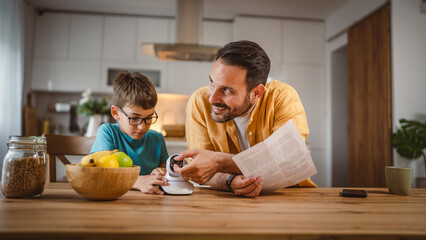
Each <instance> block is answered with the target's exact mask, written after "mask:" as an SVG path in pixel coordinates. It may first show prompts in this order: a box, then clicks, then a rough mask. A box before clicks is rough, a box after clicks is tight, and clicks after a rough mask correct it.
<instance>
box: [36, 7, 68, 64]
mask: <svg viewBox="0 0 426 240" xmlns="http://www.w3.org/2000/svg"><path fill="white" fill-rule="evenodd" d="M69 26H70V15H69V14H55V13H45V14H42V15H37V17H36V27H35V44H34V57H45V58H62V59H64V58H66V57H67V56H68V34H69Z"/></svg>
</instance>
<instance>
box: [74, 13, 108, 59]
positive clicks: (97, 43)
mask: <svg viewBox="0 0 426 240" xmlns="http://www.w3.org/2000/svg"><path fill="white" fill-rule="evenodd" d="M102 28H103V17H102V16H91V15H80V14H73V15H71V28H70V41H69V43H70V44H69V58H70V59H76V60H78V59H90V60H99V61H100V60H101V50H102Z"/></svg>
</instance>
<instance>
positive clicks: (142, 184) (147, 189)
mask: <svg viewBox="0 0 426 240" xmlns="http://www.w3.org/2000/svg"><path fill="white" fill-rule="evenodd" d="M154 171H155V169H154ZM154 171H153V173H154ZM153 173H151V175H145V176H139V177H138V179H137V180H136V182H135V184H134V185H133V187H132V189H134V190H139V191H141V192H143V193H148V194H159V195H163V194H164V192H163V191H161V190H160V187H159V186H160V185H161V186H167V185H169V183H168V182H167V179H165V178H164V176H162V175H161V174H157V173H154V174H153Z"/></svg>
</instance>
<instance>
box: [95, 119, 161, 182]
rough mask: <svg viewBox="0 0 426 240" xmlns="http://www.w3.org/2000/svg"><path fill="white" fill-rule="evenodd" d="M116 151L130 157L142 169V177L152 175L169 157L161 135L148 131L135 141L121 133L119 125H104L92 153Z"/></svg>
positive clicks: (97, 136) (99, 130) (100, 129)
mask: <svg viewBox="0 0 426 240" xmlns="http://www.w3.org/2000/svg"><path fill="white" fill-rule="evenodd" d="M114 149H118V150H120V151H122V152H124V153H126V154H127V155H129V157H130V158H131V159H132V160H133V165H138V166H140V167H141V171H140V173H139V174H140V175H148V174H150V173H151V172H152V170H154V169H155V168H157V167H158V166H159V165H160V164H161V163H164V162H166V160H167V158H168V157H169V154H168V153H167V148H166V143H165V142H164V137H163V135H162V134H161V133H158V132H156V131H153V130H148V132H146V133H145V135H144V136H143V137H142V138H141V139H139V140H135V139H132V138H131V137H129V136H128V135H127V134H125V133H123V132H121V130H120V127H119V126H118V123H113V124H111V123H105V124H102V125H101V126H100V127H99V129H98V133H97V135H96V140H95V143H94V144H93V146H92V150H91V151H90V152H91V153H93V152H98V151H103V150H114Z"/></svg>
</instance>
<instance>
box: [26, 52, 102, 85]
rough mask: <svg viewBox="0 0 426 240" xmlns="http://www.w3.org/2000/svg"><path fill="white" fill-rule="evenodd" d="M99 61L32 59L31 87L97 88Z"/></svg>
mask: <svg viewBox="0 0 426 240" xmlns="http://www.w3.org/2000/svg"><path fill="white" fill-rule="evenodd" d="M99 69H100V62H96V61H87V60H86V61H83V60H67V59H42V58H38V59H34V60H33V69H32V77H33V80H37V81H32V85H31V87H32V89H35V90H49V91H65V92H69V91H74V92H79V91H84V90H85V89H87V88H92V89H93V90H94V91H96V90H97V89H98V88H99V74H100V72H99Z"/></svg>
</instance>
